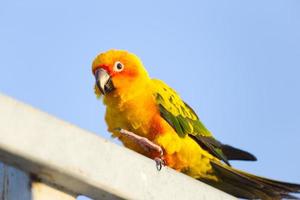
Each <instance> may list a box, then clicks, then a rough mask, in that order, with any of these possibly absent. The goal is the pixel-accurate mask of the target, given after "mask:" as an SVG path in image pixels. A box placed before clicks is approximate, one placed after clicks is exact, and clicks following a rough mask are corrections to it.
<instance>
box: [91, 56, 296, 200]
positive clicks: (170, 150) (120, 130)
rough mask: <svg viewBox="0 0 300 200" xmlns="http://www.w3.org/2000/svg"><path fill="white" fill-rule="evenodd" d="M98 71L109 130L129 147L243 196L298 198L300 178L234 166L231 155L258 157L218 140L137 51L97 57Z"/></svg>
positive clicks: (95, 66) (95, 68)
mask: <svg viewBox="0 0 300 200" xmlns="http://www.w3.org/2000/svg"><path fill="white" fill-rule="evenodd" d="M92 71H93V74H94V76H95V79H96V84H95V93H96V95H97V96H98V97H102V96H103V102H104V104H105V105H106V115H105V120H106V122H107V125H108V131H110V132H111V133H112V134H113V136H114V137H118V138H119V139H120V140H121V141H122V142H123V144H124V145H125V146H126V147H128V148H130V149H132V150H134V151H136V152H139V153H141V154H143V155H145V156H147V157H149V158H152V159H156V160H157V159H158V160H161V161H162V163H164V164H165V165H167V166H169V167H171V168H174V169H176V170H178V171H180V172H183V173H185V174H187V175H189V176H191V177H194V178H196V179H198V180H200V181H203V182H205V183H207V184H210V185H212V186H214V187H216V188H218V189H220V190H223V191H225V192H227V193H230V194H232V195H234V196H236V197H239V198H245V199H282V198H290V199H295V198H297V197H295V196H292V194H290V193H296V192H300V185H298V184H293V183H286V182H281V181H276V180H271V179H267V178H264V177H259V176H256V175H252V174H249V173H246V172H243V171H240V170H237V169H234V168H232V167H231V166H230V164H229V162H228V160H256V158H255V157H254V156H253V155H251V154H250V153H248V152H246V151H242V150H240V149H237V148H234V147H232V146H229V145H225V144H222V143H221V142H219V141H218V140H216V139H215V138H214V137H213V135H212V134H211V132H210V131H209V130H208V129H207V128H206V127H205V126H204V125H203V124H202V122H201V121H200V119H199V118H198V116H197V114H196V113H195V111H194V110H193V109H192V108H191V107H190V106H189V105H188V104H187V103H185V102H184V101H183V100H182V99H181V98H180V96H179V95H178V93H176V91H175V90H173V89H172V88H170V87H169V86H168V85H167V84H166V83H164V82H163V81H161V80H157V79H151V78H150V76H149V75H148V73H147V71H146V69H145V68H144V66H143V64H142V62H141V60H140V59H139V58H138V57H137V56H136V55H134V54H132V53H129V52H127V51H124V50H109V51H107V52H105V53H101V54H100V55H98V56H97V57H96V58H95V60H94V61H93V64H92Z"/></svg>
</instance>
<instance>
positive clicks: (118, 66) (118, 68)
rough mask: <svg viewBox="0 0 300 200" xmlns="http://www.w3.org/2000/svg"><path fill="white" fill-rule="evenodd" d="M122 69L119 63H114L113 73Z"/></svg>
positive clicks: (122, 66)
mask: <svg viewBox="0 0 300 200" xmlns="http://www.w3.org/2000/svg"><path fill="white" fill-rule="evenodd" d="M123 69H124V65H123V64H122V63H121V62H120V61H117V62H115V65H114V71H115V72H120V71H122V70H123Z"/></svg>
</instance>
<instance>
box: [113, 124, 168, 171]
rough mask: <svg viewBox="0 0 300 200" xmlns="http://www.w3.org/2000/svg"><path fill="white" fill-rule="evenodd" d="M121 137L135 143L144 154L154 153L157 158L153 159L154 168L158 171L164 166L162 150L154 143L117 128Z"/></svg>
mask: <svg viewBox="0 0 300 200" xmlns="http://www.w3.org/2000/svg"><path fill="white" fill-rule="evenodd" d="M117 130H118V131H119V132H120V133H121V134H122V136H123V137H126V138H128V139H130V140H131V141H134V142H136V143H137V144H139V145H140V146H141V147H142V148H143V149H144V150H145V151H146V152H149V153H150V152H155V153H156V154H157V155H158V156H157V157H155V158H154V160H155V163H156V168H157V170H158V171H160V170H161V168H162V166H164V165H165V161H164V159H163V154H164V153H163V149H162V148H161V146H159V145H157V144H155V143H154V142H152V141H150V140H149V139H148V138H146V137H142V136H139V135H137V134H135V133H133V132H130V131H127V130H125V129H121V128H118V129H117Z"/></svg>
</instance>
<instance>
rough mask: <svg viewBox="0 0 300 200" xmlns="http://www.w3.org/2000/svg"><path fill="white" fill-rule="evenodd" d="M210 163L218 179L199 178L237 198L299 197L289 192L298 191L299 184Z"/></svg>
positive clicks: (264, 199)
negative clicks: (217, 180) (215, 180)
mask: <svg viewBox="0 0 300 200" xmlns="http://www.w3.org/2000/svg"><path fill="white" fill-rule="evenodd" d="M211 164H212V166H213V169H214V171H215V173H216V174H217V176H218V177H219V178H220V181H219V182H214V181H211V180H202V179H200V180H201V181H203V182H206V183H208V184H210V185H212V186H214V187H216V188H218V189H220V190H223V191H224V192H227V193H229V194H232V195H234V196H236V197H238V198H243V199H263V200H273V199H300V198H299V197H296V196H293V195H292V194H291V193H299V192H300V185H299V184H293V183H286V182H281V181H276V180H271V179H267V178H263V177H259V176H255V175H252V174H249V173H246V172H243V171H240V170H237V169H234V168H232V167H229V166H226V165H223V164H220V163H216V162H213V161H212V162H211Z"/></svg>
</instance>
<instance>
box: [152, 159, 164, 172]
mask: <svg viewBox="0 0 300 200" xmlns="http://www.w3.org/2000/svg"><path fill="white" fill-rule="evenodd" d="M154 161H155V163H156V169H157V171H160V170H161V168H162V167H163V166H166V162H165V160H164V159H163V158H162V157H156V158H154Z"/></svg>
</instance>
